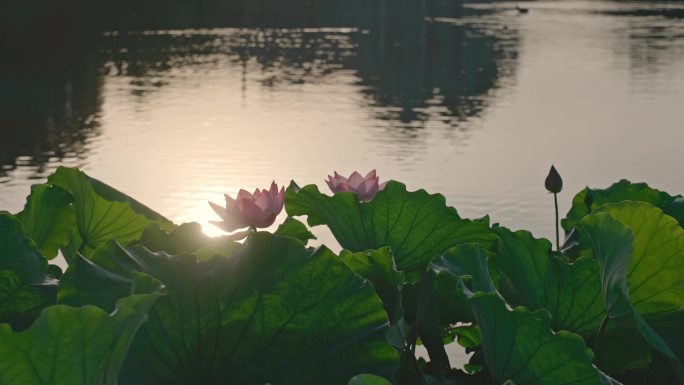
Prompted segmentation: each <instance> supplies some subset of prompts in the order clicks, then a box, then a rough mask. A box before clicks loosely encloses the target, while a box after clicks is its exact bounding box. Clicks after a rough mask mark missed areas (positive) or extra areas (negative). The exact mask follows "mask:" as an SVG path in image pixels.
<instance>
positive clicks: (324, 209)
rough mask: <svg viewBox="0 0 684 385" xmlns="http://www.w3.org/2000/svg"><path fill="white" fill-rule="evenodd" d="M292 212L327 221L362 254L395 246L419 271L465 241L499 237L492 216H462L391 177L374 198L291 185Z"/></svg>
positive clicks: (401, 261) (403, 266) (401, 262)
mask: <svg viewBox="0 0 684 385" xmlns="http://www.w3.org/2000/svg"><path fill="white" fill-rule="evenodd" d="M285 209H286V210H287V213H288V214H289V215H306V216H307V217H308V218H307V221H308V223H309V225H310V226H316V225H322V224H325V225H327V226H328V227H329V228H330V230H331V231H332V233H333V235H334V236H335V238H336V239H337V241H338V242H339V243H340V245H341V246H342V247H343V248H345V249H348V250H351V251H354V252H359V251H364V250H368V249H379V248H382V247H384V246H390V247H391V248H392V254H394V258H395V260H396V264H397V268H398V269H399V270H405V271H408V270H418V269H420V268H421V266H425V265H426V264H427V263H428V262H429V261H430V260H431V259H432V258H433V257H435V256H437V255H439V254H441V253H442V252H444V251H445V250H447V249H449V248H450V247H453V246H455V245H458V244H463V243H480V244H482V245H483V246H488V245H490V244H491V243H492V242H493V241H494V240H495V239H496V238H495V236H494V235H493V234H492V233H491V231H490V229H489V219H488V218H483V219H480V220H474V221H471V220H467V219H461V217H460V216H459V215H458V213H457V212H456V209H454V208H453V207H448V206H447V205H446V201H445V199H444V196H442V195H439V194H435V195H430V194H428V193H427V192H426V191H425V190H418V191H411V192H409V191H406V186H405V185H404V184H402V183H399V182H395V181H390V182H389V183H388V184H387V186H386V187H385V189H384V190H382V191H380V192H378V194H377V195H376V196H375V198H373V200H372V201H370V202H365V203H364V202H359V201H358V199H357V197H356V195H355V194H354V193H346V192H343V193H337V194H335V195H334V196H332V197H331V196H328V195H324V194H322V193H320V192H319V191H318V187H316V186H315V185H308V186H305V187H303V188H301V189H299V188H297V186H296V185H295V184H294V183H292V184H290V187H289V188H288V189H287V192H286V193H285Z"/></svg>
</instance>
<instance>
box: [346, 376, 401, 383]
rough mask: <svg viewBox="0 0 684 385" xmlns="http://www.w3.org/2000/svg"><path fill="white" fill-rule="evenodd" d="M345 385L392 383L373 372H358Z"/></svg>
mask: <svg viewBox="0 0 684 385" xmlns="http://www.w3.org/2000/svg"><path fill="white" fill-rule="evenodd" d="M347 385H392V383H391V382H389V381H387V380H386V379H384V378H382V377H379V376H375V375H373V374H359V375H358V376H354V377H352V379H351V380H349V382H348V383H347Z"/></svg>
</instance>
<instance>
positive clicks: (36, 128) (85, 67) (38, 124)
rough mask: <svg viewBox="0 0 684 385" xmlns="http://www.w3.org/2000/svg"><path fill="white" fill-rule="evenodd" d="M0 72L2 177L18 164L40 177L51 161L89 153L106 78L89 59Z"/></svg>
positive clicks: (6, 69) (0, 175)
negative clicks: (87, 141)
mask: <svg viewBox="0 0 684 385" xmlns="http://www.w3.org/2000/svg"><path fill="white" fill-rule="evenodd" d="M5 64H6V66H5V67H4V68H3V69H4V70H3V71H0V138H1V140H0V166H2V169H0V177H2V176H4V175H6V173H7V171H9V170H13V169H15V168H16V167H17V165H21V166H24V167H25V168H27V169H29V170H32V173H34V174H35V175H36V176H42V175H44V174H45V173H46V172H49V170H45V166H46V164H47V163H49V162H55V161H59V160H60V159H62V158H64V157H69V158H80V157H83V156H84V155H85V147H86V145H85V142H86V140H87V139H88V138H90V137H93V136H96V135H98V115H99V111H100V107H101V100H100V93H101V83H102V78H101V76H100V75H99V72H98V71H99V68H98V66H97V64H95V63H93V62H92V61H91V60H83V62H81V63H69V64H67V65H64V66H60V65H57V66H55V65H52V66H47V68H46V67H42V68H40V69H38V68H29V69H26V68H23V69H17V68H11V67H9V65H8V64H7V63H5Z"/></svg>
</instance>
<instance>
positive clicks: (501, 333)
mask: <svg viewBox="0 0 684 385" xmlns="http://www.w3.org/2000/svg"><path fill="white" fill-rule="evenodd" d="M450 251H451V253H449V254H445V255H444V256H442V257H441V258H440V259H438V260H436V261H435V262H433V263H432V264H431V265H430V269H431V270H433V271H436V272H438V276H439V275H452V276H453V277H455V278H456V279H459V280H460V281H461V287H462V289H463V292H464V294H465V295H466V296H467V297H468V300H469V302H470V305H471V306H472V309H473V313H474V315H475V320H476V323H477V325H478V327H479V330H480V342H481V344H482V349H483V353H484V357H485V362H486V364H487V369H488V371H489V374H490V376H491V377H492V378H493V380H494V383H495V384H505V383H507V382H508V383H518V384H550V385H551V384H553V385H555V384H569V383H572V384H603V385H607V384H612V383H616V382H612V381H614V380H612V379H610V378H609V377H607V376H606V375H605V374H603V373H601V372H600V371H599V370H598V369H597V368H596V367H594V366H593V365H592V359H593V354H592V352H591V350H590V349H589V348H587V347H586V346H585V345H584V341H583V340H582V337H580V336H579V335H577V334H574V333H570V332H567V331H559V332H554V331H552V330H551V315H550V313H549V312H548V311H547V310H545V309H542V310H538V311H535V312H530V311H528V310H527V309H525V308H524V307H517V308H515V309H510V308H509V307H508V306H507V304H506V303H505V302H504V300H503V298H502V297H501V296H500V294H499V293H498V292H497V291H496V290H495V288H494V284H493V283H492V282H491V279H490V278H489V277H490V275H489V271H488V266H487V257H486V252H485V251H484V250H478V249H477V248H476V247H473V246H468V245H465V246H463V247H461V250H450Z"/></svg>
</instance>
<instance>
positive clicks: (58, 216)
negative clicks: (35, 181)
mask: <svg viewBox="0 0 684 385" xmlns="http://www.w3.org/2000/svg"><path fill="white" fill-rule="evenodd" d="M17 219H19V221H20V222H21V223H22V225H24V233H25V234H26V236H27V237H29V238H31V239H33V241H34V242H36V244H37V245H38V248H39V249H40V252H41V254H43V256H45V257H46V258H48V259H52V258H54V257H56V256H57V252H58V251H59V248H60V247H63V246H66V245H67V244H68V243H69V239H70V237H71V233H73V232H74V231H76V217H75V216H74V209H73V207H72V206H71V195H70V194H69V193H68V192H66V191H65V190H63V189H61V188H59V187H55V186H49V185H45V184H41V185H33V186H31V195H29V196H28V198H27V199H26V205H25V206H24V210H23V211H22V212H20V213H18V214H17Z"/></svg>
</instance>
